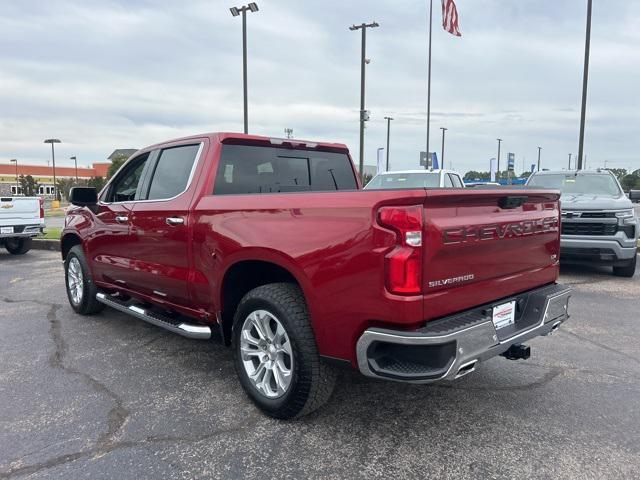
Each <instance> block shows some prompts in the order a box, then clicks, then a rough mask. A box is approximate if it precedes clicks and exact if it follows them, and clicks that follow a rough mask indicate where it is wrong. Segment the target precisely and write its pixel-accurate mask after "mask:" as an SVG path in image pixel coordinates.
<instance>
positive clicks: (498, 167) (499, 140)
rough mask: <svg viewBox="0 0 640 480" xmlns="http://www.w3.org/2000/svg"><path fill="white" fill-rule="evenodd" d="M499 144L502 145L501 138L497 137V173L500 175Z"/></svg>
mask: <svg viewBox="0 0 640 480" xmlns="http://www.w3.org/2000/svg"><path fill="white" fill-rule="evenodd" d="M501 145H502V139H501V138H498V165H497V171H498V175H500V146H501Z"/></svg>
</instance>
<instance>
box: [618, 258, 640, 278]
mask: <svg viewBox="0 0 640 480" xmlns="http://www.w3.org/2000/svg"><path fill="white" fill-rule="evenodd" d="M637 258H638V256H637V255H636V256H635V257H633V259H632V260H630V261H629V263H627V264H626V265H625V266H623V267H613V274H614V275H615V276H616V277H627V278H631V277H633V276H634V275H635V273H636V263H637V262H636V259H637Z"/></svg>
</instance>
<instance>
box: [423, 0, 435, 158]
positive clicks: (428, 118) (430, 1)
mask: <svg viewBox="0 0 640 480" xmlns="http://www.w3.org/2000/svg"><path fill="white" fill-rule="evenodd" d="M432 31H433V0H429V60H428V63H429V66H428V78H427V162H426V164H425V166H424V168H425V169H428V168H429V160H430V158H431V154H430V153H429V137H430V134H431V40H432Z"/></svg>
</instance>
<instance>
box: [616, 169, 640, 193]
mask: <svg viewBox="0 0 640 480" xmlns="http://www.w3.org/2000/svg"><path fill="white" fill-rule="evenodd" d="M620 185H622V189H623V190H625V191H627V190H634V189H636V188H640V175H636V172H633V173H630V174H629V175H625V176H624V177H622V178H621V179H620Z"/></svg>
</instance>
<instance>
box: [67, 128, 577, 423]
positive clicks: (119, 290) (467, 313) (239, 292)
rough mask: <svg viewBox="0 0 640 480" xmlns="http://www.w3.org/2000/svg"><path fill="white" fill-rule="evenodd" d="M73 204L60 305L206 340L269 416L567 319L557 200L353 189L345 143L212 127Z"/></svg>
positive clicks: (473, 353)
mask: <svg viewBox="0 0 640 480" xmlns="http://www.w3.org/2000/svg"><path fill="white" fill-rule="evenodd" d="M70 196H71V199H70V200H71V203H72V204H73V205H74V207H72V208H71V209H70V210H69V211H68V213H67V217H66V226H65V228H64V230H63V233H62V239H61V249H62V258H63V259H64V266H65V275H66V282H65V283H66V289H67V294H68V298H69V302H70V304H71V307H72V308H73V309H74V310H75V311H76V312H77V313H79V314H81V315H88V314H92V313H96V312H98V311H99V310H100V309H102V308H103V307H104V306H105V305H106V306H109V307H111V308H113V309H116V310H119V311H121V312H125V313H126V314H129V315H131V316H133V317H137V318H138V319H141V320H144V321H147V322H149V323H152V324H154V325H157V326H159V327H162V328H165V329H167V330H169V331H171V332H174V333H177V334H180V335H183V336H185V337H189V338H194V339H209V338H211V337H212V336H214V335H215V337H218V338H220V339H221V341H222V342H224V344H226V345H230V346H231V348H232V355H233V358H234V363H235V367H236V371H237V374H238V377H239V380H240V383H241V385H242V387H243V388H244V390H245V391H246V393H247V394H248V396H249V397H250V398H251V399H252V400H253V401H254V402H255V404H256V405H257V406H258V407H259V408H260V409H262V410H263V411H264V412H265V413H267V414H268V415H271V416H273V417H276V418H295V417H300V416H302V415H305V414H307V413H309V412H311V411H313V410H314V409H316V408H318V407H319V406H321V405H322V404H323V403H324V402H325V401H326V400H327V399H328V398H329V396H330V394H331V392H332V389H333V386H334V382H335V378H336V367H337V366H338V365H347V366H349V367H351V368H354V369H357V370H359V371H360V372H362V374H364V375H366V376H368V377H374V378H379V379H387V380H396V381H403V382H415V383H429V382H434V381H438V380H454V379H456V378H459V377H462V376H464V375H467V374H469V373H470V372H472V371H473V370H474V369H475V368H476V366H477V365H478V364H479V362H482V361H484V360H487V359H488V358H491V357H494V356H497V355H504V356H506V357H507V358H511V359H518V358H526V357H527V356H528V355H529V349H528V347H527V346H526V345H524V342H525V341H527V340H529V339H531V338H534V337H537V336H540V335H547V334H549V333H551V332H552V331H553V330H555V329H556V328H558V326H559V325H560V324H561V323H562V322H563V321H565V320H566V319H567V318H568V312H567V308H568V301H569V297H570V289H569V288H568V287H566V286H563V285H560V284H558V283H556V280H557V278H558V268H559V267H558V260H559V258H558V255H559V250H560V236H559V233H560V230H559V229H560V221H561V219H560V210H559V204H558V199H559V196H560V193H559V192H558V191H557V190H549V189H534V188H530V189H501V190H465V189H446V188H445V189H443V188H437V189H429V188H418V189H412V190H367V191H363V190H362V189H361V185H360V182H359V180H358V176H357V174H356V171H355V169H354V166H353V163H352V161H351V158H350V155H349V152H348V150H347V148H346V146H345V145H342V144H336V143H320V142H307V141H300V140H293V139H276V138H267V137H261V136H253V135H243V134H232V133H214V134H207V135H201V136H193V137H188V138H182V139H179V140H174V141H170V142H166V143H162V144H158V145H154V146H151V147H148V148H145V149H143V150H140V151H138V152H137V153H136V154H134V155H133V156H132V158H131V159H129V160H128V161H127V162H126V163H125V164H124V165H123V166H122V167H121V169H120V170H119V171H118V172H117V173H116V174H115V175H114V176H113V178H112V179H111V180H110V181H109V183H108V184H107V185H106V186H105V187H104V189H103V190H102V191H101V192H100V193H99V194H97V192H96V191H95V190H94V189H91V188H74V189H73V190H72V192H71V195H70Z"/></svg>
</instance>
